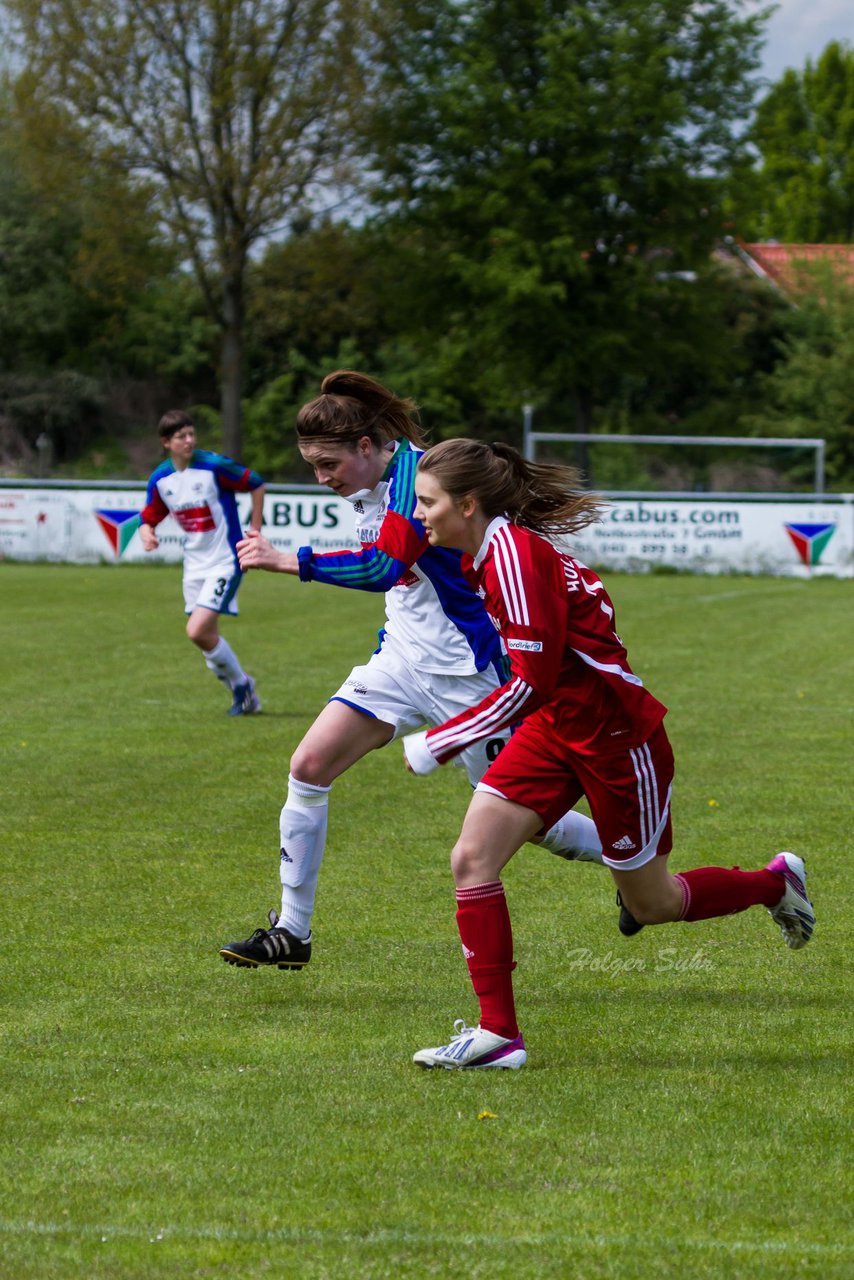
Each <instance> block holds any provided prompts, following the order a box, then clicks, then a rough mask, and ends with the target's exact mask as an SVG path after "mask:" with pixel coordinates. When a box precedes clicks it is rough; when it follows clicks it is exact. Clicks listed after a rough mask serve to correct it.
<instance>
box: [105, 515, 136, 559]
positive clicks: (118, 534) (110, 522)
mask: <svg viewBox="0 0 854 1280" xmlns="http://www.w3.org/2000/svg"><path fill="white" fill-rule="evenodd" d="M95 519H96V520H97V521H98V524H99V525H100V526H101V529H102V531H103V533H104V535H105V536H106V539H107V541H108V542H109V544H110V546H111V547H112V548H113V555H114V556H115V557H116V559H118V558H119V557H120V556H121V555H123V553H124V551H125V549H126V548H127V545H128V543H129V542H130V540H131V538H132V537H133V535H134V534H135V533H136V531H137V529H138V528H139V512H138V511H96V512H95Z"/></svg>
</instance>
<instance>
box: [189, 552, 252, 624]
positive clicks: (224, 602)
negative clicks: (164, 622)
mask: <svg viewBox="0 0 854 1280" xmlns="http://www.w3.org/2000/svg"><path fill="white" fill-rule="evenodd" d="M242 577H243V574H242V573H241V572H240V570H239V569H235V567H234V565H233V564H222V565H220V566H219V568H217V569H213V570H212V571H211V572H210V573H209V574H208V575H207V576H206V577H204V578H188V577H185V578H184V612H185V613H192V612H193V610H194V609H211V610H212V611H213V612H214V613H229V614H231V615H232V616H234V615H235V614H236V613H237V588H238V587H239V586H240V580H241V578H242Z"/></svg>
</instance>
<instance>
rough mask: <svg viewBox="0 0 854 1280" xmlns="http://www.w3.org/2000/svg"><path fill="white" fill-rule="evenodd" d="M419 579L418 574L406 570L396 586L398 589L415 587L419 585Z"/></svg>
mask: <svg viewBox="0 0 854 1280" xmlns="http://www.w3.org/2000/svg"><path fill="white" fill-rule="evenodd" d="M418 582H419V577H418V574H417V573H413V572H412V570H411V569H404V571H403V573H402V574H401V575H400V577H399V578H398V580H397V582H396V583H395V584H394V585H395V586H396V587H415V586H417V585H418Z"/></svg>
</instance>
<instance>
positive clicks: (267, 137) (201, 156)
mask: <svg viewBox="0 0 854 1280" xmlns="http://www.w3.org/2000/svg"><path fill="white" fill-rule="evenodd" d="M8 7H9V9H10V10H11V11H12V13H13V14H14V15H15V17H16V19H17V22H18V32H19V37H20V47H21V56H22V57H23V58H24V59H25V63H26V74H25V75H24V76H23V77H22V80H21V86H22V91H23V92H24V93H25V94H26V97H27V100H28V106H29V108H30V110H31V112H32V114H33V118H34V119H40V118H41V119H44V116H43V115H42V110H43V107H44V106H45V105H46V106H47V107H48V109H49V110H53V109H54V108H55V107H56V105H59V106H61V107H63V108H65V109H67V110H68V111H70V112H71V113H72V114H73V116H74V119H75V122H76V124H77V126H78V127H79V129H80V131H81V134H82V136H83V137H84V138H85V141H86V145H87V147H88V149H89V151H90V154H91V155H93V156H94V157H95V158H96V159H97V161H98V162H99V163H105V162H106V163H107V164H109V165H110V166H111V167H112V168H113V169H115V170H118V171H121V172H124V173H131V174H137V175H143V176H144V177H145V178H146V179H148V180H149V181H150V182H151V183H152V184H153V189H154V191H155V194H156V198H157V201H158V209H159V212H160V216H161V218H162V219H163V222H164V224H165V226H166V227H167V228H168V231H169V234H170V235H171V236H172V237H173V238H174V239H175V240H176V242H177V243H178V244H180V246H181V248H182V251H183V253H184V254H185V255H186V258H187V260H188V261H189V262H191V263H192V265H193V268H194V271H195V274H196V278H197V280H198V283H199V287H200V288H201V290H202V294H203V296H204V299H205V302H206V305H207V308H208V312H209V314H210V316H211V317H212V319H213V320H214V321H215V322H216V324H217V326H218V328H219V330H220V332H221V334H222V346H221V365H220V375H221V385H222V399H223V419H224V431H225V438H226V445H227V447H228V448H229V449H230V450H231V451H233V452H234V453H238V452H239V446H240V434H239V433H240V414H239V406H240V392H241V377H242V343H243V326H244V309H245V298H244V285H245V275H246V269H247V263H248V260H249V254H250V251H251V249H252V246H253V245H254V244H256V243H257V242H258V241H259V239H261V238H262V237H264V236H268V235H271V234H273V233H274V232H276V231H277V230H279V229H280V228H281V227H282V225H283V224H284V223H286V222H287V220H288V219H289V218H291V217H292V216H293V215H294V214H295V213H296V212H297V211H299V210H301V209H302V208H303V207H304V205H305V204H306V203H307V202H308V201H309V200H310V197H311V193H312V188H313V187H315V186H316V185H317V184H319V183H322V182H324V181H327V182H332V181H334V180H336V179H337V178H338V177H339V176H340V175H339V173H338V172H337V170H336V165H337V164H338V162H339V161H340V160H341V159H342V157H343V156H344V154H345V151H346V140H347V136H348V135H347V130H346V127H345V111H346V107H347V105H348V103H349V99H350V94H351V92H352V90H353V86H354V83H355V82H356V81H357V80H358V75H359V64H358V59H357V57H356V56H355V53H354V47H355V46H356V44H357V43H358V40H357V29H358V28H357V22H356V17H357V13H358V7H357V0H289V3H287V4H282V3H281V2H280V0H199V2H198V3H194V4H188V3H186V0H8Z"/></svg>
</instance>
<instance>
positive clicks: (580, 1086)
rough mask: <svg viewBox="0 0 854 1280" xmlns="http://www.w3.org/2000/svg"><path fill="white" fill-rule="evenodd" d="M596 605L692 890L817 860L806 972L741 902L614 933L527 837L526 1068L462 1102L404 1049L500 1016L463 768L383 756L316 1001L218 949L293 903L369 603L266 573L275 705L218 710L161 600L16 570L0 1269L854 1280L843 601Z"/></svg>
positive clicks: (367, 777) (4, 827) (451, 1076)
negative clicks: (691, 876)
mask: <svg viewBox="0 0 854 1280" xmlns="http://www.w3.org/2000/svg"><path fill="white" fill-rule="evenodd" d="M609 585H610V587H611V590H612V594H613V595H614V597H615V600H616V602H617V609H618V619H619V625H620V629H621V633H622V635H623V638H624V639H625V640H626V642H627V644H628V646H629V650H630V653H631V655H632V658H633V662H634V665H635V668H636V669H637V670H638V671H639V672H640V673H641V674H642V675H643V676H644V678H645V679H646V681H647V683H648V684H649V685H650V687H651V688H652V689H653V691H654V692H655V693H656V694H657V695H658V696H659V697H661V698H662V699H663V700H664V701H665V702H666V703H667V704H668V705H669V707H670V715H669V717H668V727H669V731H670V735H671V738H672V740H673V743H674V747H675V751H676V759H677V771H678V772H677V783H676V796H675V803H674V826H675V851H674V854H673V858H672V865H673V866H674V867H675V868H676V869H679V868H685V867H688V866H701V865H704V864H708V863H717V864H723V865H727V866H728V865H733V864H739V865H741V866H745V867H758V866H761V865H763V864H764V863H765V862H766V861H767V860H768V859H769V857H770V856H772V855H773V853H775V852H776V851H777V850H778V849H780V848H796V849H798V850H799V851H800V852H802V853H803V854H804V855H805V856H806V857H807V859H808V865H809V869H810V878H811V886H812V890H813V892H814V897H815V900H816V902H817V908H818V913H819V923H818V928H817V931H816V936H815V940H814V943H813V944H812V945H811V946H810V947H808V948H807V949H806V950H805V951H803V952H800V953H791V952H788V951H787V950H786V949H785V947H784V946H783V944H782V942H781V940H780V938H779V934H778V933H777V931H776V929H775V928H774V927H773V926H772V924H771V922H770V920H769V919H768V916H767V915H766V913H765V912H764V911H762V910H753V911H750V912H746V913H744V914H742V915H739V916H736V917H732V918H728V919H724V920H720V921H712V922H709V923H705V924H697V925H674V926H667V927H664V928H661V929H657V930H654V929H646V930H645V931H644V932H643V933H642V934H640V935H639V936H638V937H637V938H635V939H633V940H631V941H628V940H626V939H623V938H621V937H620V935H619V934H618V932H617V929H616V911H615V909H614V905H613V891H612V888H611V887H610V881H609V880H608V879H606V877H605V875H604V873H603V872H601V871H600V870H599V869H598V868H595V867H589V866H581V867H573V866H569V865H567V864H565V863H562V862H560V861H559V860H558V859H554V858H550V857H549V855H547V854H545V853H543V852H542V851H540V850H537V849H534V848H533V847H531V846H528V847H526V848H525V849H524V850H522V851H521V852H520V854H519V855H518V856H517V857H516V858H515V859H514V860H513V862H512V863H511V864H510V866H509V867H508V868H507V871H506V874H505V881H506V884H507V892H508V898H509V902H510V907H511V911H512V913H513V920H514V930H515V936H516V949H517V958H518V961H519V968H518V970H517V975H516V978H517V988H516V989H517V1002H518V1008H519V1014H520V1020H521V1023H522V1027H523V1030H524V1032H525V1036H526V1040H527V1042H528V1048H529V1055H530V1056H529V1065H528V1066H527V1067H526V1068H525V1069H524V1070H523V1071H521V1072H518V1073H516V1072H512V1073H511V1072H507V1073H503V1072H500V1073H495V1074H491V1073H478V1072H474V1073H460V1074H456V1073H451V1072H441V1073H438V1072H422V1071H419V1070H418V1069H417V1068H415V1067H414V1066H413V1065H412V1064H411V1062H410V1055H411V1053H412V1052H413V1051H414V1050H415V1049H417V1048H420V1047H421V1046H423V1045H425V1044H429V1043H439V1042H441V1040H442V1039H444V1038H445V1037H446V1036H447V1034H448V1033H449V1032H450V1029H451V1022H452V1020H453V1018H454V1017H457V1016H464V1017H467V1018H469V1019H473V1018H475V1017H476V1008H475V1005H474V1003H473V998H472V996H471V993H470V989H469V984H468V978H467V975H466V971H465V968H464V965H463V961H462V959H461V957H460V951H459V940H458V937H457V934H456V929H455V925H454V919H453V912H454V900H453V892H452V886H451V880H450V874H449V871H448V865H447V862H448V851H449V849H450V846H451V844H452V842H453V839H454V837H455V835H456V832H457V830H458V827H459V823H460V820H461V817H462V814H463V811H464V807H465V803H466V794H467V789H466V785H465V779H464V775H463V774H462V773H461V772H460V771H458V770H444V771H442V772H441V773H440V774H439V775H437V776H434V777H433V778H430V779H420V780H419V779H412V778H410V777H408V776H407V775H406V774H405V772H404V770H403V767H402V764H401V760H400V753H399V748H398V747H396V746H394V745H393V746H392V747H391V748H389V749H388V750H386V751H384V752H380V753H377V754H375V755H374V756H373V757H372V758H370V759H368V760H365V761H363V762H362V763H361V764H359V765H358V766H357V767H356V768H355V769H354V770H353V771H352V772H351V773H350V774H349V775H348V776H345V777H344V778H342V779H340V780H339V782H338V783H337V784H336V786H335V790H334V794H333V799H332V806H331V824H330V840H329V846H328V851H327V859H326V863H325V866H324V872H323V875H322V877H321V885H320V893H319V897H318V909H317V914H316V917H315V933H316V937H317V940H318V941H317V947H316V951H315V959H314V960H313V961H312V964H311V966H310V967H309V969H307V970H306V971H305V972H304V973H280V972H278V971H258V972H251V971H245V970H237V969H233V968H231V967H228V966H226V965H224V964H222V963H221V961H220V960H219V959H218V958H217V955H216V949H217V946H218V945H219V944H220V943H222V942H223V941H226V940H228V939H231V938H234V937H243V936H245V935H246V934H247V933H248V932H250V931H251V930H252V929H253V928H255V927H257V926H258V925H259V924H261V923H263V921H264V917H265V914H266V909H267V908H268V907H269V906H273V905H277V903H278V875H277V848H278V811H279V808H280V806H281V803H282V800H283V796H284V790H285V780H286V776H287V766H288V757H289V754H290V752H291V750H292V749H293V748H294V746H295V745H296V743H297V742H298V741H299V738H300V736H301V734H302V733H303V732H304V730H305V728H306V727H307V726H308V724H309V723H310V722H311V720H312V718H313V716H314V715H315V714H316V712H317V710H318V709H319V708H320V706H321V705H322V704H323V701H324V699H325V698H326V697H327V696H328V694H329V693H330V692H332V690H333V689H334V688H335V687H336V686H337V684H338V682H339V680H340V679H341V678H342V677H343V675H345V674H346V672H347V671H348V670H349V667H350V665H351V664H352V663H353V662H355V661H361V660H363V659H364V657H365V655H366V654H367V652H368V651H369V650H370V648H371V647H372V643H371V642H372V634H373V631H374V629H375V628H376V627H377V626H378V625H379V624H380V621H381V616H380V602H379V601H378V600H376V599H374V598H370V597H365V596H362V595H360V594H358V593H355V592H343V591H333V590H330V589H326V588H323V587H318V586H313V587H305V586H301V585H300V584H298V583H296V582H294V581H293V580H291V579H283V578H274V577H270V576H264V575H259V576H250V578H248V579H247V581H246V582H245V584H244V587H243V589H242V593H241V606H242V609H243V617H242V618H241V620H240V621H239V622H237V623H230V624H229V623H226V628H227V634H228V635H229V637H230V638H231V639H232V640H233V642H234V644H235V647H236V648H237V651H238V653H239V654H240V655H241V657H242V659H243V660H244V662H245V663H246V665H247V667H248V668H249V669H250V670H251V671H252V672H253V674H254V675H255V676H256V677H257V679H258V686H259V691H260V693H261V695H262V697H263V699H264V704H265V710H264V714H263V716H260V717H257V718H254V719H252V718H247V719H246V720H242V719H231V718H229V717H228V716H226V715H225V708H226V706H227V701H226V699H225V695H224V691H223V690H222V688H221V687H220V686H219V685H217V684H216V682H215V681H213V680H212V678H211V676H210V675H209V673H208V672H207V671H206V670H205V668H204V665H203V663H202V662H201V659H200V658H199V656H198V655H197V654H196V653H195V652H194V651H193V650H192V648H191V646H190V645H189V644H188V643H187V641H186V639H185V638H184V636H183V619H182V615H181V604H180V584H179V575H178V572H177V571H176V570H175V569H174V568H172V569H158V568H152V567H147V568H138V567H137V568H135V567H132V566H116V567H109V566H107V567H103V568H77V567H71V566H50V565H37V566H27V565H19V564H12V563H5V564H2V565H0V589H1V590H2V601H3V604H2V610H0V644H2V649H0V652H2V655H3V668H4V672H5V680H4V689H3V701H2V712H0V716H2V761H3V767H2V773H0V792H2V815H0V840H1V841H2V861H0V867H2V890H3V899H2V900H3V904H4V919H3V929H2V935H0V937H2V964H3V1003H4V1009H3V1014H4V1018H3V1036H2V1090H0V1123H2V1132H3V1135H4V1158H3V1176H2V1180H1V1181H0V1187H1V1188H2V1190H0V1275H2V1277H4V1278H5V1277H15V1278H18V1277H20V1278H27V1277H37V1276H38V1277H45V1276H50V1277H51V1280H64V1278H66V1277H74V1278H76V1277H104V1278H105V1280H124V1278H126V1277H127V1278H133V1280H136V1278H148V1277H164V1278H166V1277H191V1276H192V1277H196V1276H198V1277H229V1278H231V1277H255V1276H259V1277H260V1276H268V1275H269V1276H277V1277H281V1276H290V1275H298V1276H299V1277H300V1280H318V1278H321V1277H335V1278H336V1280H337V1278H338V1277H353V1278H356V1280H362V1278H367V1277H370V1278H371V1280H374V1278H377V1280H379V1278H381V1277H430V1276H437V1277H450V1276H452V1275H457V1274H459V1275H462V1276H464V1277H472V1278H480V1277H483V1278H484V1280H495V1278H497V1277H513V1278H514V1280H519V1278H523V1280H527V1278H528V1277H530V1278H532V1280H533V1278H540V1277H579V1280H597V1278H599V1277H614V1278H615V1280H633V1278H634V1277H639V1278H640V1277H642V1278H646V1277H680V1278H684V1277H688V1278H689V1280H694V1278H696V1277H700V1278H702V1277H737V1278H738V1280H752V1278H754V1277H756V1278H760V1277H761V1278H762V1280H764V1278H765V1277H768V1276H774V1277H775V1280H776V1278H777V1277H793V1278H794V1277H817V1278H820V1280H831V1278H833V1277H843V1276H846V1277H847V1276H850V1275H851V1274H852V1267H854V1254H852V1250H851V1236H850V1222H846V1220H845V1212H846V1210H845V1205H846V1203H848V1204H850V1189H851V1188H850V1147H848V1139H849V1128H848V1117H850V1111H849V1110H847V1105H848V1104H849V1103H850V1099H849V1100H847V1099H846V1087H847V1085H848V1081H849V1076H850V1059H849V1058H847V1056H846V1053H847V1048H848V1046H849V1044H850V1030H851V1022H850V1016H849V1015H848V1012H847V1011H848V1009H849V1004H848V1001H849V997H850V971H848V972H847V971H846V966H847V963H848V957H849V956H850V927H849V895H848V894H847V893H845V892H844V888H843V886H844V879H843V872H844V869H845V867H846V860H847V859H848V858H850V854H851V839H850V810H849V806H850V783H851V737H850V726H851V707H850V683H849V684H848V685H846V683H845V680H846V675H847V665H846V664H847V662H848V660H849V658H850V644H851V635H852V630H854V629H853V628H852V621H854V616H852V587H851V584H850V583H843V582H837V581H831V580H827V579H820V580H817V581H814V582H802V581H789V580H779V579H778V580H774V579H756V580H752V579H743V578H691V577H678V578H677V577H655V578H649V577H648V578H625V577H619V578H618V577H616V576H614V577H612V578H611V579H610V580H609ZM712 801H714V803H712ZM484 1111H489V1112H492V1113H493V1117H487V1118H483V1119H481V1118H480V1116H481V1113H483V1112H484ZM846 1197H847V1199H846Z"/></svg>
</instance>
